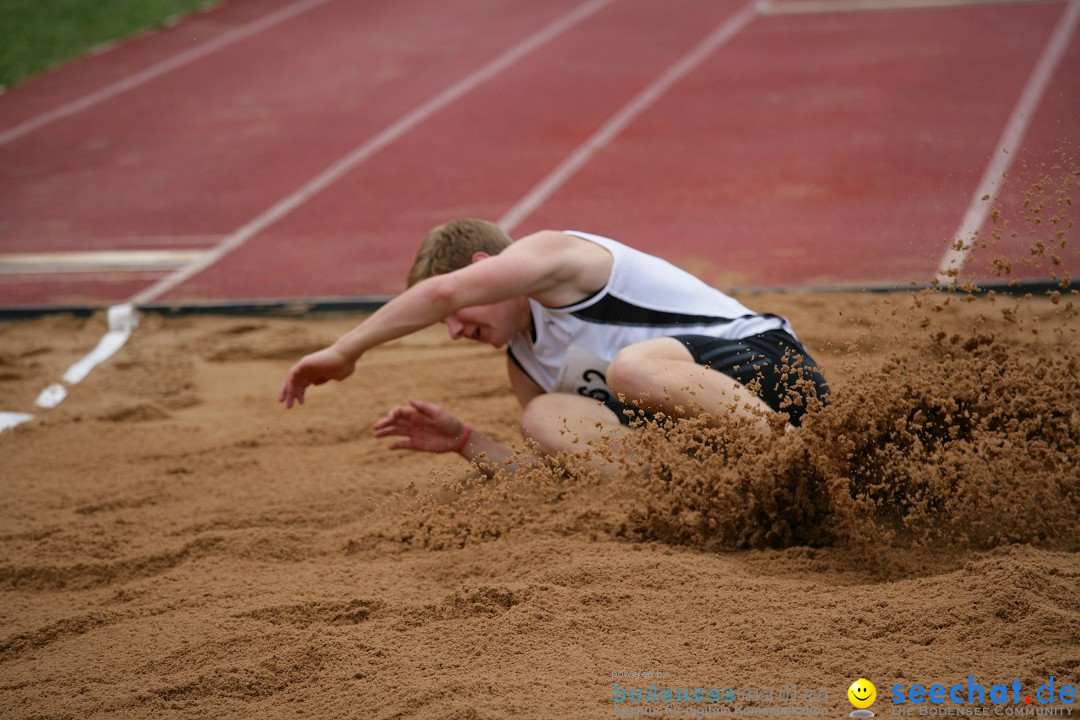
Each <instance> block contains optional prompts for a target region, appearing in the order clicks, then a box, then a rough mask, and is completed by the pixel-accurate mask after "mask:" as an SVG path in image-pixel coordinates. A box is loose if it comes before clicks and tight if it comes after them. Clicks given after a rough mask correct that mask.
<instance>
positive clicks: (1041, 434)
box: [0, 291, 1080, 719]
mask: <svg viewBox="0 0 1080 720" xmlns="http://www.w3.org/2000/svg"><path fill="white" fill-rule="evenodd" d="M744 300H745V301H746V302H748V303H749V304H751V305H752V306H753V307H755V308H759V309H762V310H768V311H772V312H778V313H783V314H786V315H788V316H789V317H790V318H791V319H792V321H793V323H794V326H795V328H796V329H797V331H798V332H799V333H800V336H801V338H802V339H803V341H804V342H805V343H806V344H807V346H808V347H809V348H811V350H812V351H813V352H814V354H815V356H816V357H817V358H818V360H819V361H820V362H821V364H822V365H823V366H824V368H825V369H826V371H827V373H828V375H829V379H830V382H831V384H832V386H833V389H834V391H835V393H836V402H835V403H834V404H833V406H832V407H831V408H830V409H829V410H828V411H826V412H825V413H823V414H822V415H820V416H817V418H815V419H813V420H811V421H808V422H807V424H806V425H805V426H804V427H803V428H802V429H800V430H799V431H798V432H796V433H788V434H786V435H783V436H776V437H773V438H770V439H769V441H768V442H767V443H763V444H761V449H760V450H756V451H754V452H748V451H747V450H746V449H745V447H744V443H740V442H734V441H725V440H724V439H723V438H717V437H713V438H711V439H709V438H705V439H702V437H701V435H700V433H697V434H695V433H693V432H690V433H686V434H684V435H683V436H682V439H681V440H678V441H677V442H674V443H669V444H668V445H664V444H662V443H660V444H654V445H653V446H651V449H648V448H646V449H645V450H643V451H641V452H643V453H644V455H643V456H642V457H640V458H639V460H640V462H637V463H636V464H635V465H631V466H630V467H628V468H627V471H626V473H625V475H624V477H622V478H621V479H619V480H617V481H604V480H599V479H597V478H592V477H589V476H588V475H587V474H581V473H574V472H563V473H552V472H548V473H546V474H545V473H542V472H534V473H532V474H531V475H530V476H528V477H522V478H516V479H515V478H508V479H504V480H501V481H497V482H488V481H480V480H479V478H478V475H477V473H475V472H474V471H470V469H469V468H468V467H467V466H465V465H464V464H463V463H462V462H461V461H460V459H458V458H456V457H454V456H450V455H441V456H432V455H426V454H418V453H408V452H391V451H389V450H387V449H385V444H386V442H385V441H376V440H375V439H373V438H372V437H371V426H372V423H373V422H374V421H375V420H376V419H378V418H379V417H380V416H381V415H382V413H383V412H385V410H386V409H388V408H390V407H391V406H393V405H395V404H397V403H400V402H403V401H404V400H406V399H407V398H409V397H419V398H423V399H427V400H430V401H432V402H437V403H440V404H443V405H445V406H446V407H448V408H450V409H452V410H453V411H455V412H457V413H458V414H460V415H461V416H463V417H465V418H468V419H469V420H471V421H472V422H474V423H475V424H476V425H478V426H479V427H482V428H484V429H485V430H487V431H489V432H491V433H493V434H495V435H496V436H498V437H501V438H502V439H504V440H507V441H516V440H517V431H516V425H515V422H516V418H517V412H518V411H517V408H516V403H515V400H514V399H513V397H512V395H511V393H510V390H509V389H508V388H507V386H506V383H505V379H504V363H505V359H504V356H503V355H502V354H501V353H499V352H498V351H495V350H492V349H491V348H488V347H486V346H479V345H474V344H470V343H464V342H463V343H456V344H455V343H451V342H450V341H449V340H447V339H446V337H445V332H444V331H443V330H442V329H441V328H432V329H430V330H428V331H425V332H423V333H420V334H417V335H414V336H412V337H410V338H407V339H404V340H401V341H398V342H395V343H393V344H392V345H389V346H386V347H384V348H381V349H378V350H376V351H373V352H372V353H370V354H369V356H367V357H366V358H365V359H364V361H363V362H362V365H361V368H360V370H359V372H358V374H357V375H356V376H354V377H353V378H352V379H350V380H349V381H348V382H346V383H343V384H337V385H334V386H332V387H329V386H328V387H323V388H318V389H313V390H312V391H311V392H310V393H309V399H308V403H307V405H306V406H304V407H303V408H301V409H299V410H295V409H294V410H293V411H290V412H286V411H284V410H283V409H282V407H281V406H279V405H278V404H277V403H276V395H277V390H278V388H279V385H280V382H281V380H282V378H283V376H284V374H285V372H286V370H287V368H288V367H289V365H290V364H291V362H292V361H293V360H294V359H296V358H297V357H299V356H300V355H302V354H303V353H305V352H307V351H309V350H311V349H314V348H317V347H320V346H321V345H322V344H324V343H326V342H328V341H330V340H332V339H333V338H334V337H336V336H337V335H338V334H339V333H341V332H343V331H344V330H346V329H347V328H349V327H351V326H352V325H353V324H355V322H356V321H357V319H358V318H356V317H310V318H258V319H251V318H247V319H237V318H206V317H198V318H196V317H187V318H161V317H155V316H149V317H145V318H144V321H143V326H142V327H141V328H140V329H139V330H138V331H137V332H136V334H135V336H134V337H133V339H132V341H131V342H130V343H129V345H128V346H126V347H125V348H124V349H123V350H122V351H120V352H119V353H118V354H117V355H116V356H115V357H114V358H113V359H112V360H110V361H109V362H108V363H106V364H105V365H103V366H102V367H100V368H98V369H97V370H95V371H94V373H93V374H92V375H91V376H90V377H89V378H88V379H87V380H86V381H85V382H84V383H83V384H81V385H79V386H78V387H77V388H76V389H75V390H74V391H73V392H72V395H71V397H70V398H69V399H68V400H67V401H66V402H65V403H63V404H62V405H61V406H60V407H58V408H56V409H55V410H53V411H51V412H48V413H45V414H42V415H41V416H40V417H39V418H38V419H37V420H35V421H33V422H30V423H27V424H25V425H21V426H19V427H17V428H15V429H14V430H9V431H6V432H4V433H3V434H0V452H2V455H3V501H2V510H0V513H2V515H0V523H2V528H3V530H2V533H3V534H2V545H0V547H2V550H3V560H2V564H0V583H2V587H3V591H2V592H3V605H2V610H0V715H2V716H3V717H5V718H93V717H104V716H109V717H132V718H134V717H139V718H144V717H200V718H204V717H259V718H283V717H327V718H329V717H356V718H444V719H445V718H459V719H464V718H592V717H606V716H611V715H612V714H613V713H618V712H629V711H630V709H633V708H641V709H644V710H651V711H653V712H655V711H656V710H657V709H659V710H660V711H661V712H663V711H664V708H667V709H668V710H680V711H681V713H680V714H681V715H683V716H695V714H697V715H700V713H702V712H713V713H719V712H720V710H721V708H726V709H728V710H729V712H731V713H734V712H736V710H737V709H738V710H739V712H747V711H748V709H749V708H757V709H758V711H759V712H763V711H767V709H768V708H783V707H789V706H793V707H796V706H797V707H807V706H809V707H811V708H817V709H818V710H811V712H819V713H821V714H827V715H829V716H832V717H846V716H847V713H848V712H850V711H851V710H852V708H851V706H850V705H849V703H848V700H847V697H846V694H845V693H846V690H847V687H848V685H850V684H851V683H852V681H854V680H855V679H857V678H859V677H865V678H868V679H870V680H871V681H872V682H874V683H875V684H876V685H877V688H878V701H877V703H876V705H875V706H874V707H873V708H872V709H873V710H875V711H876V712H877V714H878V716H879V717H880V716H882V715H886V714H890V713H891V712H892V708H893V704H892V702H891V697H892V694H891V690H890V688H891V687H892V686H893V685H895V684H902V685H904V686H905V687H906V686H910V685H911V684H914V683H921V684H923V685H924V686H930V685H932V684H935V683H941V684H943V685H945V686H946V687H948V686H950V685H951V684H953V683H958V682H965V683H966V682H967V677H968V675H969V674H970V675H973V676H974V677H975V679H976V681H978V682H981V683H982V684H983V685H985V686H986V687H987V689H989V687H990V685H991V684H993V683H1012V682H1013V679H1014V678H1015V679H1018V680H1019V681H1020V683H1021V685H1022V688H1023V690H1022V692H1023V693H1024V697H1027V696H1033V695H1032V694H1033V693H1034V692H1035V691H1036V689H1037V688H1038V686H1040V685H1042V684H1045V683H1047V682H1049V678H1050V676H1051V675H1052V676H1054V683H1055V687H1056V688H1058V689H1060V688H1061V687H1062V686H1063V685H1066V684H1068V685H1073V686H1076V685H1077V684H1080V562H1078V560H1077V558H1078V555H1077V553H1078V552H1080V527H1078V525H1080V523H1078V507H1080V502H1078V499H1080V498H1078V495H1080V478H1078V473H1077V471H1076V467H1077V463H1078V462H1080V449H1078V448H1080V445H1078V442H1077V440H1078V437H1080V390H1078V388H1080V383H1078V375H1080V372H1078V367H1077V358H1078V357H1080V352H1078V351H1080V338H1078V337H1077V330H1078V328H1080V322H1078V321H1077V317H1076V309H1075V303H1077V299H1076V298H1075V297H1073V296H1071V295H1070V294H1069V292H1068V291H1066V292H1064V293H1063V294H1062V295H1061V296H1060V297H1055V298H1054V299H1053V300H1051V298H1049V297H1045V296H1040V297H1037V298H1033V299H1031V300H1023V299H1016V298H1012V297H1003V296H999V297H997V298H990V297H986V296H981V297H978V298H974V299H967V298H965V297H964V296H962V295H960V294H952V295H942V294H937V295H915V294H911V293H897V294H891V295H873V294H868V293H860V294H816V295H815V294H780V295H764V296H755V297H750V298H744ZM103 326H104V320H103V318H102V317H96V318H91V319H86V320H84V319H76V318H72V317H47V318H41V319H37V320H33V321H26V322H12V323H7V324H5V325H3V326H0V347H2V348H3V350H2V353H0V376H2V379H0V406H2V407H3V408H4V409H6V410H19V409H30V408H31V407H32V402H33V397H34V396H35V395H36V393H37V392H38V391H39V390H40V389H41V387H44V385H46V384H48V383H49V382H52V381H53V380H55V379H56V378H57V377H58V376H59V374H60V373H62V372H63V370H64V368H65V367H66V366H67V364H69V363H70V362H72V361H73V360H75V359H77V358H78V357H79V356H81V355H82V354H83V353H85V352H86V350H87V349H88V348H89V347H92V346H93V344H94V343H95V342H96V340H97V338H98V336H99V335H100V332H101V330H102V328H103ZM736 439H737V438H736ZM679 442H681V443H682V445H679V444H678V443H679ZM693 443H697V445H693ZM672 447H675V448H676V449H675V450H674V451H673V450H671V448H672ZM800 468H802V470H801V471H800V470H799V469H800ZM642 671H644V672H649V671H654V672H655V671H659V672H662V673H664V675H663V677H660V676H659V675H655V674H654V675H653V676H652V678H651V679H650V678H649V677H648V676H646V677H642V676H640V675H639V676H636V677H635V676H633V675H628V673H634V672H639V673H640V672H642ZM613 673H614V674H616V676H613ZM651 682H656V683H658V685H660V686H670V687H676V688H677V687H686V688H693V687H703V688H711V687H715V688H732V689H733V690H736V689H737V690H738V692H739V693H742V694H740V695H739V697H738V698H736V699H735V700H734V701H731V702H713V703H709V702H704V701H703V702H696V703H695V702H683V703H681V704H680V703H674V704H672V703H667V704H664V703H658V702H652V703H649V702H642V703H627V702H622V703H619V702H615V701H614V700H613V684H619V687H620V688H626V687H634V686H638V687H647V686H648V685H649V684H650V683H651ZM792 685H796V686H797V690H796V691H795V693H796V700H795V701H790V700H781V699H780V698H782V697H787V695H790V686H792ZM965 687H966V686H965ZM747 689H751V690H753V689H757V691H758V692H757V695H756V699H755V698H754V697H753V696H752V694H751V695H747V694H746V693H743V690H747ZM766 690H768V691H769V692H770V693H773V694H771V695H768V696H767V695H766V693H765V691H766ZM774 690H775V692H773V691H774ZM806 691H812V692H813V693H814V694H813V696H812V697H811V699H809V700H807V699H806V698H805V697H803V696H802V693H803V692H806ZM784 693H786V695H785V694H784ZM1010 700H1011V698H1010ZM906 707H907V708H908V709H914V711H915V712H916V713H917V712H918V710H919V709H920V708H922V709H925V708H927V707H934V708H938V707H940V708H942V709H944V708H946V707H952V708H953V709H954V710H956V709H958V708H959V709H961V710H962V709H963V707H964V706H958V705H948V704H946V705H941V706H931V705H928V704H923V705H912V704H910V703H909V704H907V705H906ZM1001 707H1002V708H1007V709H1008V710H1009V711H1010V712H1011V711H1012V710H1013V709H1014V708H1016V709H1022V708H1024V707H1037V708H1038V709H1039V710H1040V711H1045V710H1046V709H1048V708H1059V709H1063V708H1068V707H1074V706H1069V705H1063V704H1061V703H1060V702H1055V703H1054V704H1052V705H1046V706H1043V705H1040V704H1038V703H1035V705H1034V706H1028V705H1026V704H1025V703H1024V702H1023V698H1021V704H1020V705H1012V704H1010V705H1005V706H1001ZM986 708H987V712H988V714H989V715H994V714H995V707H994V706H993V705H992V704H990V703H989V702H987V704H986ZM999 717H1004V715H999Z"/></svg>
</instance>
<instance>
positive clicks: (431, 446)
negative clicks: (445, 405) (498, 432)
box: [375, 400, 467, 453]
mask: <svg viewBox="0 0 1080 720" xmlns="http://www.w3.org/2000/svg"><path fill="white" fill-rule="evenodd" d="M466 432H467V431H466V428H465V423H463V422H461V421H460V420H458V419H457V418H456V417H454V416H453V415H451V414H450V413H448V412H447V411H446V410H443V409H442V408H441V407H439V406H438V405H432V404H431V403H427V402H422V401H420V400H409V404H408V405H398V406H397V407H396V408H394V409H393V410H391V411H390V412H389V413H387V415H386V417H384V418H383V419H382V420H379V421H378V422H377V423H375V437H389V436H390V435H400V436H401V437H403V438H404V440H398V441H397V442H394V443H393V444H391V445H390V449H391V450H423V451H425V452H433V453H443V452H451V451H455V450H457V449H458V447H460V445H461V442H462V440H463V439H464V438H465V433H466Z"/></svg>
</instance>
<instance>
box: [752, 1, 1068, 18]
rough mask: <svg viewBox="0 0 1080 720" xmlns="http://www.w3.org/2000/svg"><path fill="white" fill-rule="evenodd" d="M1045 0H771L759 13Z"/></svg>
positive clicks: (847, 10)
mask: <svg viewBox="0 0 1080 720" xmlns="http://www.w3.org/2000/svg"><path fill="white" fill-rule="evenodd" d="M1046 2H1048V0H816V1H815V0H805V2H802V1H796V2H775V3H773V4H772V5H770V6H769V8H768V9H767V10H765V11H764V12H763V13H762V14H763V15H816V14H821V13H844V12H873V11H875V10H929V9H933V8H947V7H967V6H972V5H1021V4H1031V3H1046Z"/></svg>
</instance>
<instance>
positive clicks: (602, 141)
mask: <svg viewBox="0 0 1080 720" xmlns="http://www.w3.org/2000/svg"><path fill="white" fill-rule="evenodd" d="M759 5H760V4H759V2H758V0H755V1H754V2H751V3H750V4H749V5H747V6H745V7H744V8H743V9H742V10H740V11H739V12H738V13H736V14H735V15H734V16H732V17H730V18H728V19H727V20H726V21H725V22H724V23H723V24H721V25H720V26H719V27H718V28H717V29H716V30H714V31H713V32H712V33H710V34H709V36H708V37H706V38H705V39H704V40H703V41H702V42H701V43H699V44H698V46H697V47H695V48H694V49H693V50H691V51H690V53H688V54H687V55H685V56H684V57H683V58H682V59H681V60H679V61H678V62H676V63H675V64H674V65H672V66H671V67H669V68H668V69H667V70H666V71H665V72H664V73H663V74H662V75H660V77H658V78H657V79H656V80H654V81H653V82H651V83H650V84H649V85H647V86H646V87H645V89H644V90H642V91H641V92H640V93H638V95H637V96H635V97H634V98H633V99H632V100H631V101H630V102H628V103H627V104H626V105H624V106H623V107H622V108H621V109H620V110H619V111H618V112H617V113H615V115H613V116H612V117H611V118H610V119H609V120H608V121H607V122H606V123H604V125H603V126H601V127H600V129H599V130H597V131H596V132H595V133H593V134H592V135H591V136H590V137H589V138H588V139H587V140H586V141H585V142H584V143H582V144H581V145H580V146H579V147H578V148H577V149H576V150H574V151H573V152H572V153H571V154H570V155H569V156H568V157H567V158H566V159H565V160H563V161H562V163H561V164H559V166H558V167H556V168H555V169H554V170H552V171H551V172H550V173H549V174H548V175H547V177H545V178H544V179H542V180H541V181H540V182H539V183H537V185H536V186H535V187H533V189H532V190H530V191H529V192H528V193H527V194H526V195H525V196H524V197H523V198H521V199H520V200H518V201H517V203H515V204H514V206H513V207H511V208H510V209H509V210H508V211H507V212H506V214H505V215H503V216H502V217H501V218H500V219H499V221H498V225H500V226H501V227H502V228H503V229H504V230H506V231H507V232H508V233H510V232H513V230H514V228H515V227H517V225H518V223H520V222H521V221H522V220H524V219H525V218H526V217H527V216H528V215H529V214H531V213H532V212H533V211H535V210H536V209H537V208H538V207H540V206H541V205H542V204H543V203H544V202H545V201H546V200H547V199H548V198H549V197H551V196H552V195H553V194H554V193H555V191H556V190H558V189H559V188H560V187H562V186H563V185H564V184H565V183H566V182H567V181H568V180H569V179H570V178H571V177H573V175H574V174H575V173H576V172H577V171H578V170H580V169H581V168H582V167H583V166H584V165H585V164H586V163H587V162H588V161H589V159H590V158H591V157H592V155H593V152H594V151H596V150H597V149H598V148H600V147H602V146H604V145H606V144H608V143H610V142H611V141H612V140H613V139H614V138H615V137H616V136H617V135H618V134H619V133H620V132H622V131H623V130H624V129H625V128H626V126H628V125H629V124H630V123H631V122H633V121H634V119H635V118H637V117H638V116H639V115H640V114H641V113H643V112H644V111H645V110H646V109H647V108H648V107H649V106H650V105H652V104H653V103H655V102H656V101H657V100H658V99H660V97H661V96H662V95H663V94H664V93H665V92H667V91H668V90H669V89H670V88H671V86H672V85H674V84H675V83H677V82H678V81H679V80H681V79H682V78H683V77H685V76H686V75H687V74H688V73H690V72H691V71H692V70H693V69H694V68H696V67H697V66H698V65H700V64H701V63H702V62H704V61H705V60H706V58H708V57H709V56H710V55H712V54H713V53H714V52H715V51H716V50H717V49H718V48H720V46H722V45H723V44H724V43H726V42H727V41H728V40H730V39H731V38H732V37H734V36H735V35H736V34H737V33H738V32H739V31H740V30H742V29H743V28H744V27H746V26H747V25H748V24H749V23H750V21H751V20H753V19H754V16H755V14H756V13H757V12H759Z"/></svg>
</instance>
